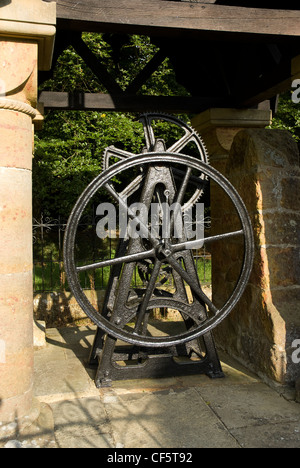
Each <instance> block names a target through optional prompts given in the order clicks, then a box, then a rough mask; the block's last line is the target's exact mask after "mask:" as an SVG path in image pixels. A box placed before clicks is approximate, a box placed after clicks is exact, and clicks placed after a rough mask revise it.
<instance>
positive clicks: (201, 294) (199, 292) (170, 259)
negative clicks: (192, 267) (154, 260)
mask: <svg viewBox="0 0 300 468" xmlns="http://www.w3.org/2000/svg"><path fill="white" fill-rule="evenodd" d="M166 260H167V262H168V263H169V264H170V265H171V266H172V267H173V269H174V270H175V271H177V273H178V274H179V275H180V276H181V278H182V279H184V281H185V282H186V283H187V284H188V285H189V286H190V288H191V289H192V290H193V291H194V293H195V294H196V295H197V296H198V297H199V298H200V299H202V300H203V302H204V303H205V304H206V305H207V306H208V307H209V309H210V311H211V312H213V313H214V314H215V315H217V314H218V313H219V312H220V311H219V309H217V307H216V306H215V305H214V304H213V303H212V302H211V300H210V299H209V298H208V297H207V295H206V294H204V292H203V291H202V289H201V287H200V286H199V283H198V281H193V279H192V278H191V277H190V275H188V274H187V272H186V271H185V270H184V269H183V268H182V266H180V265H179V263H178V262H177V260H175V258H173V257H172V256H170V257H167V259H166Z"/></svg>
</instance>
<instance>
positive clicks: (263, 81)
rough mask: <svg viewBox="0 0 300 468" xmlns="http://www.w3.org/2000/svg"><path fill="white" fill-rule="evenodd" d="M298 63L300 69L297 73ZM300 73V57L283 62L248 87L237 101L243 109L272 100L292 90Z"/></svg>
mask: <svg viewBox="0 0 300 468" xmlns="http://www.w3.org/2000/svg"><path fill="white" fill-rule="evenodd" d="M297 63H298V64H299V69H298V71H297ZM299 72H300V57H299V56H298V57H295V58H293V59H291V60H287V61H284V62H282V63H281V64H280V65H279V66H277V67H276V68H274V69H273V70H270V71H269V72H268V73H267V74H265V75H262V76H261V78H260V79H259V80H258V81H257V82H254V83H252V85H249V86H247V88H246V89H247V91H246V93H244V95H242V94H240V95H239V96H235V97H236V100H237V101H238V102H239V103H240V104H241V105H242V106H243V107H252V106H255V105H257V104H258V103H260V102H262V101H265V100H268V99H271V98H272V97H274V96H276V95H277V94H281V93H283V92H285V91H287V90H288V89H291V87H292V82H293V80H295V79H296V78H298V77H299Z"/></svg>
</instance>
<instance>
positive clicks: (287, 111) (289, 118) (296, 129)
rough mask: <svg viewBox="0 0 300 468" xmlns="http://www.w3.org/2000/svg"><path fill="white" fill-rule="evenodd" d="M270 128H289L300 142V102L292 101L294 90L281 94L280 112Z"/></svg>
mask: <svg viewBox="0 0 300 468" xmlns="http://www.w3.org/2000/svg"><path fill="white" fill-rule="evenodd" d="M270 128H275V129H279V130H288V131H289V132H291V134H292V135H293V137H294V138H295V140H296V141H298V142H300V104H294V103H293V101H292V91H288V92H287V93H285V94H282V95H281V96H280V101H279V106H278V112H277V114H276V115H275V116H274V118H273V123H272V125H271V127H270Z"/></svg>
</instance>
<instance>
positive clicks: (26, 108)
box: [0, 98, 37, 119]
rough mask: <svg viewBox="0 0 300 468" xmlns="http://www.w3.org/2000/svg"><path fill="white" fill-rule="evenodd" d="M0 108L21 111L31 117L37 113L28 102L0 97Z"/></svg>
mask: <svg viewBox="0 0 300 468" xmlns="http://www.w3.org/2000/svg"><path fill="white" fill-rule="evenodd" d="M0 109H5V110H11V111H15V112H22V113H23V114H26V115H29V116H30V117H31V118H32V119H34V117H36V115H37V111H36V110H35V109H34V108H33V107H31V106H30V105H29V104H26V103H25V102H21V101H15V100H13V99H6V98H0Z"/></svg>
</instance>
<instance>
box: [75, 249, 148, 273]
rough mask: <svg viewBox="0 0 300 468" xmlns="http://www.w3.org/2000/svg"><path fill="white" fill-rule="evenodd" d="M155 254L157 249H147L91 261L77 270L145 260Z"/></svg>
mask: <svg viewBox="0 0 300 468" xmlns="http://www.w3.org/2000/svg"><path fill="white" fill-rule="evenodd" d="M154 255H155V249H151V250H146V251H145V252H140V253H135V254H131V255H125V256H123V257H118V258H111V259H110V260H102V262H97V263H91V264H90V265H84V266H81V267H77V268H76V271H77V272H78V273H80V272H81V271H87V270H96V268H104V267H109V266H114V265H118V264H120V263H131V262H138V261H140V260H145V259H146V258H149V257H154Z"/></svg>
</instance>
